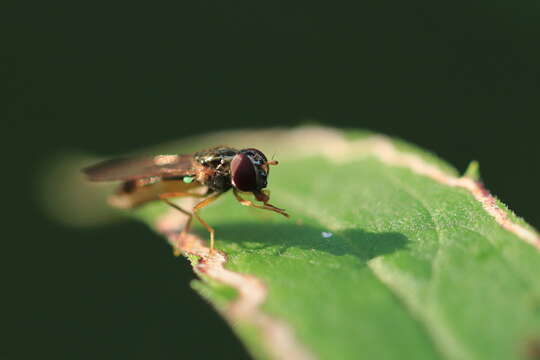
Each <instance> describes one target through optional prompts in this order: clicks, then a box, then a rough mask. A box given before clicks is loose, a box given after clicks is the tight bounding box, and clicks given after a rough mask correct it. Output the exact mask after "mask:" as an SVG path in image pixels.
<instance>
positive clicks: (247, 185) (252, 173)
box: [231, 153, 258, 191]
mask: <svg viewBox="0 0 540 360" xmlns="http://www.w3.org/2000/svg"><path fill="white" fill-rule="evenodd" d="M231 181H232V184H233V186H234V187H236V188H237V189H238V190H240V191H255V190H258V189H257V173H256V170H255V166H254V164H253V162H252V161H251V159H250V158H249V157H248V156H247V155H245V154H242V153H240V154H237V155H236V156H235V157H234V158H233V159H232V161H231Z"/></svg>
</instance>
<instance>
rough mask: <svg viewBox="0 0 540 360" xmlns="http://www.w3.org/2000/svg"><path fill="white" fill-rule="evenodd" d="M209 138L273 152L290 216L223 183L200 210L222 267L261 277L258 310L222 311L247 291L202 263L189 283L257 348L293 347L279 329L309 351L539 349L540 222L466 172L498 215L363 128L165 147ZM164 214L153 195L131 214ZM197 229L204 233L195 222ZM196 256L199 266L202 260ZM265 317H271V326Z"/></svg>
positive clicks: (417, 155) (257, 134)
mask: <svg viewBox="0 0 540 360" xmlns="http://www.w3.org/2000/svg"><path fill="white" fill-rule="evenodd" d="M216 144H227V145H232V146H239V147H243V146H246V147H256V148H260V149H261V150H263V151H264V152H265V153H266V154H267V155H269V157H271V156H272V154H275V157H276V158H277V159H278V160H279V161H280V165H279V166H277V167H273V168H272V171H271V174H270V177H269V189H270V190H271V203H272V204H274V205H276V206H278V207H283V208H285V209H287V210H288V211H289V213H290V215H291V219H285V218H283V217H281V216H279V215H277V214H274V213H270V212H265V211H261V210H257V209H251V208H246V207H243V206H241V205H240V204H238V203H237V202H236V200H235V199H234V197H233V196H232V195H230V194H227V195H225V196H223V197H222V199H220V201H218V202H217V203H216V204H213V205H212V206H211V207H208V208H205V209H204V210H202V211H201V215H202V216H203V218H204V219H205V220H206V221H207V222H208V223H209V224H211V226H212V227H214V228H215V229H216V240H217V243H216V245H217V248H218V249H219V250H221V251H223V252H224V253H226V255H227V261H226V263H225V264H224V266H225V268H226V269H227V270H230V271H232V272H234V273H238V274H244V275H250V276H252V277H254V279H257V280H258V281H260V283H261V284H263V285H264V289H265V291H266V293H265V294H264V299H263V300H262V301H261V304H260V305H258V306H257V308H256V312H257V314H263V315H264V318H258V317H256V316H247V317H238V316H237V315H235V314H234V313H233V312H232V310H231V309H232V308H233V307H234V304H235V303H236V302H237V301H238V298H239V297H242V296H249V294H247V295H242V294H240V293H238V292H235V291H234V289H231V288H230V287H228V285H224V284H221V283H220V282H219V281H216V280H215V279H213V278H212V276H211V275H210V276H208V274H206V273H205V272H203V271H199V272H200V273H201V277H202V280H201V281H198V282H197V283H196V284H194V287H195V289H196V290H197V291H199V292H201V294H202V295H203V296H204V297H205V298H206V299H208V300H209V301H210V302H211V303H213V304H214V305H215V306H216V308H217V309H218V310H219V311H220V312H221V313H222V314H224V315H225V317H226V318H227V319H228V320H229V322H230V323H231V324H232V326H233V329H234V330H235V331H236V332H237V333H238V334H239V336H240V337H241V338H242V339H244V340H245V342H246V344H247V346H248V347H249V349H250V350H251V351H252V353H253V354H254V356H255V357H259V358H276V357H280V356H287V354H291V351H294V349H292V348H291V347H286V346H285V345H283V344H284V342H283V341H281V340H279V336H285V337H286V338H287V337H288V338H293V341H292V345H291V346H292V347H296V348H297V349H299V350H300V354H303V356H305V357H306V358H309V357H312V358H319V359H456V360H458V359H459V360H464V359H521V358H524V359H528V358H531V357H530V356H534V353H533V351H534V346H535V344H538V343H539V342H540V281H539V280H538V274H540V253H539V251H538V250H539V248H540V247H539V246H538V243H540V241H539V240H538V239H539V238H538V234H537V233H536V232H535V231H534V229H532V228H531V227H530V226H528V225H527V224H526V223H525V222H524V221H523V220H521V219H519V218H517V217H516V216H515V215H514V214H512V213H510V212H509V211H508V210H507V209H506V208H505V207H504V205H502V204H501V203H499V202H495V200H494V199H493V198H491V197H490V195H489V194H488V193H487V192H485V191H484V190H483V188H482V187H481V186H480V185H479V184H476V183H475V182H474V180H470V183H467V184H472V185H471V186H478V190H479V191H480V192H479V194H480V195H478V196H484V197H485V198H486V199H492V200H493V201H494V204H495V205H493V206H495V207H496V209H495V210H496V212H495V213H496V214H499V215H500V216H501V218H499V219H497V218H496V217H494V216H493V214H490V213H489V212H488V211H487V210H486V206H488V205H489V204H488V205H486V204H485V203H482V202H481V201H479V198H478V197H475V196H473V194H472V192H471V190H470V189H467V188H465V187H463V186H460V185H452V184H460V183H459V181H460V180H459V179H460V178H459V176H458V175H457V172H456V171H455V170H454V169H453V168H452V167H451V166H449V165H448V164H446V163H444V162H442V161H441V160H439V159H437V158H436V157H434V156H433V155H431V154H429V153H426V152H424V151H421V150H419V149H417V148H415V147H413V146H411V145H409V144H406V143H403V142H400V141H396V140H391V139H388V138H385V137H381V136H378V135H374V134H370V133H363V132H347V133H342V132H340V131H337V130H333V129H326V128H315V127H305V128H298V129H295V130H272V131H253V132H250V131H245V132H229V133H223V134H217V135H212V136H208V137H202V138H198V139H196V141H193V142H184V143H182V144H181V145H179V146H176V145H175V144H170V145H169V146H167V147H166V150H164V151H168V152H171V151H173V152H185V151H191V150H198V149H200V148H201V147H205V146H212V145H216ZM448 179H450V180H451V181H450V180H449V182H446V180H448ZM449 184H450V185H449ZM482 191H484V192H482ZM489 206H491V205H489ZM165 213H169V210H168V209H167V207H166V206H164V205H162V204H151V205H148V206H146V207H145V208H143V209H141V210H139V211H136V212H135V213H134V214H135V216H136V217H138V218H139V219H142V220H143V221H145V222H147V223H148V224H150V226H151V227H153V228H156V226H157V225H156V224H157V223H158V222H159V219H160V218H161V217H162V216H164V214H165ZM169 216H170V214H169ZM179 216H180V215H179ZM501 219H502V220H501ZM503 222H506V223H505V224H506V227H505V225H504V224H503ZM508 224H513V225H515V226H517V227H518V228H519V229H520V230H523V233H524V234H526V235H527V236H528V239H524V236H523V235H520V233H517V232H516V231H512V230H509V228H510V226H509V225H508ZM512 229H513V228H512ZM195 232H196V233H197V234H198V235H199V236H200V237H201V238H203V239H207V238H208V234H207V233H206V231H205V230H204V229H203V228H202V227H197V226H195ZM523 233H521V234H523ZM527 236H525V237H527ZM191 259H192V260H193V263H194V266H195V269H196V270H197V269H198V266H199V265H197V264H198V262H199V259H198V258H197V257H194V256H192V257H191ZM233 287H234V286H233ZM236 290H238V288H237V289H236ZM261 319H262V320H261ZM272 321H276V322H277V323H278V324H279V326H278V327H277V329H278V330H276V331H277V332H276V333H272V330H271V326H273V323H272ZM274 325H275V324H274ZM280 326H281V327H280ZM274 330H275V329H274ZM269 334H271V335H269ZM272 334H273V335H272ZM289 340H290V339H289ZM536 346H537V345H536ZM531 354H532V355H531Z"/></svg>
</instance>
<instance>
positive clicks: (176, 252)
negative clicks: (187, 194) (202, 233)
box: [159, 193, 193, 256]
mask: <svg viewBox="0 0 540 360" xmlns="http://www.w3.org/2000/svg"><path fill="white" fill-rule="evenodd" d="M170 194H175V193H164V194H160V195H159V197H160V198H161V200H163V201H164V202H165V203H166V204H168V205H170V206H172V207H173V208H175V209H176V210H178V211H180V212H181V213H183V214H186V215H187V216H188V219H187V221H186V224H185V225H184V228H183V229H182V231H181V232H180V234H178V237H177V240H176V243H177V244H176V247H175V249H174V255H175V256H179V255H180V253H181V250H180V249H181V248H182V239H184V238H185V236H186V234H187V233H188V232H189V229H190V228H191V221H192V220H193V214H192V213H190V212H189V211H187V210H184V209H182V208H181V207H180V206H178V205H176V204H175V203H173V202H172V201H170V200H169V199H168V198H169V197H177V196H178V195H176V196H174V195H170ZM176 194H177V193H176Z"/></svg>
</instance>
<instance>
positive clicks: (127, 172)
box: [82, 155, 196, 181]
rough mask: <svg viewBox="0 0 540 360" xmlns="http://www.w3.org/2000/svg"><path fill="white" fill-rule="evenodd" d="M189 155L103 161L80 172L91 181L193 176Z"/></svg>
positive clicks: (192, 166) (193, 166)
mask: <svg viewBox="0 0 540 360" xmlns="http://www.w3.org/2000/svg"><path fill="white" fill-rule="evenodd" d="M195 166H196V163H195V160H194V159H193V156H191V155H157V156H145V157H133V158H118V159H111V160H105V161H103V162H100V163H97V164H95V165H92V166H89V167H87V168H84V169H83V170H82V171H83V172H84V173H85V174H86V175H87V176H88V179H90V180H91V181H112V180H124V181H125V180H135V179H140V178H146V177H149V176H163V177H173V176H186V175H195V172H196V171H195Z"/></svg>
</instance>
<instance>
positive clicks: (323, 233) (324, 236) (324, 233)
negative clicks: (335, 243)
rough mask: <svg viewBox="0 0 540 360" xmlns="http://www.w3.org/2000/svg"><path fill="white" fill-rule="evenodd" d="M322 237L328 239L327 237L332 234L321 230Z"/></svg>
mask: <svg viewBox="0 0 540 360" xmlns="http://www.w3.org/2000/svg"><path fill="white" fill-rule="evenodd" d="M321 235H322V237H323V238H325V239H328V238H331V237H332V236H334V234H332V233H331V232H326V231H323V232H322V233H321Z"/></svg>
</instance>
